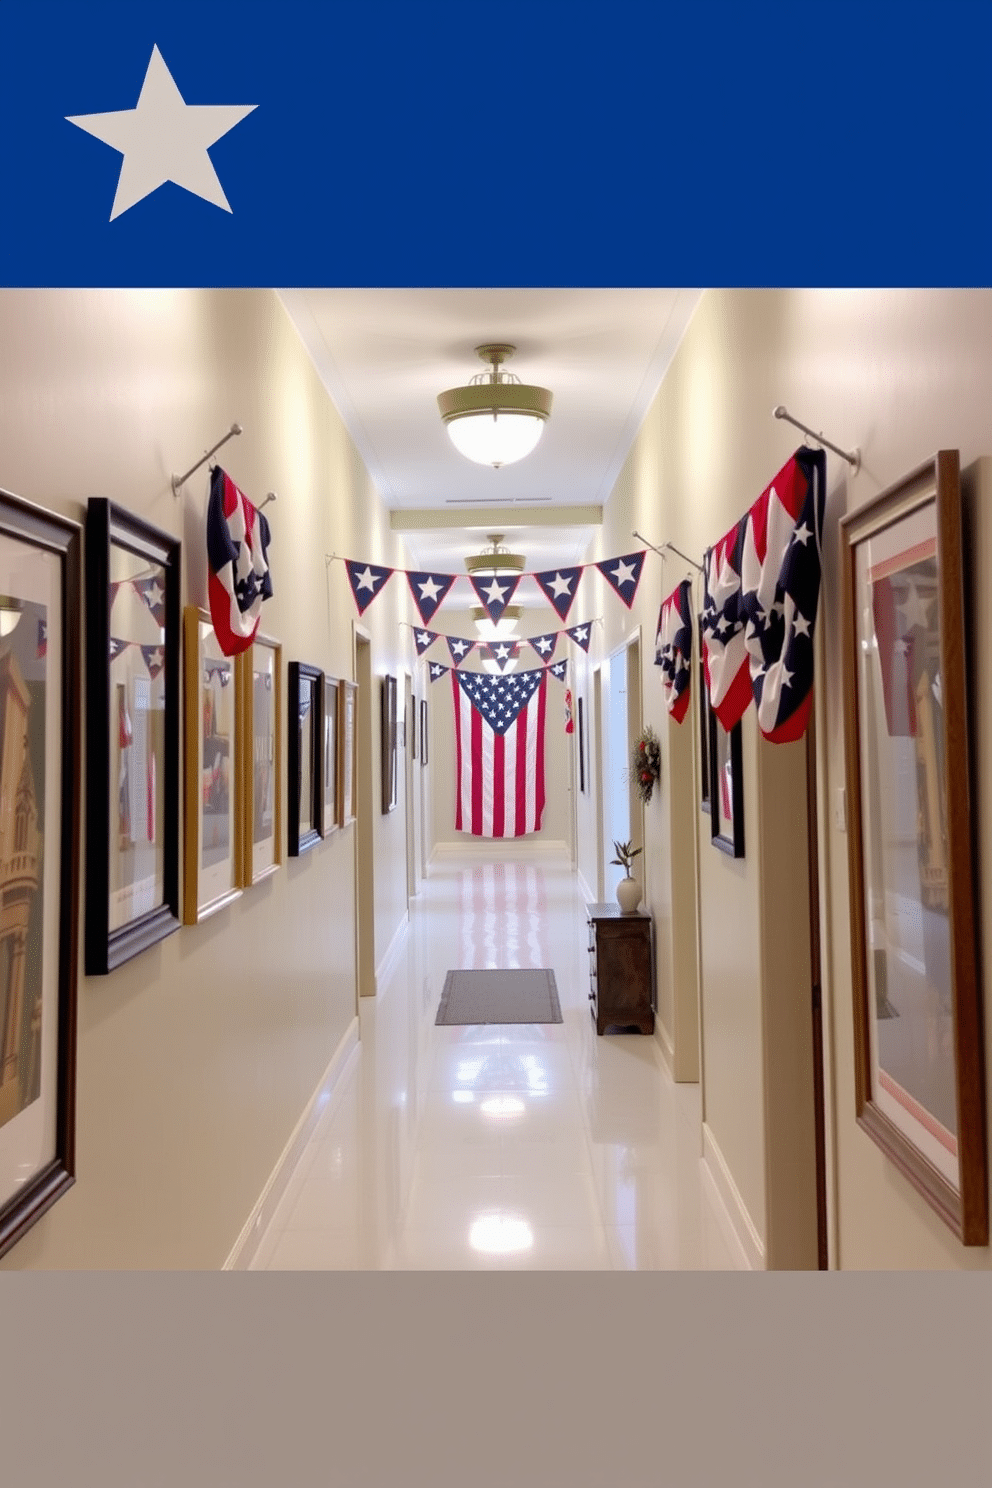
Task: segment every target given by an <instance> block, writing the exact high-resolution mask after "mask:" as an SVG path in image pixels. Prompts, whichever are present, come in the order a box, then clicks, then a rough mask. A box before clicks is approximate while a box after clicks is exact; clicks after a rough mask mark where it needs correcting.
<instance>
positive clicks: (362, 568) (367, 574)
mask: <svg viewBox="0 0 992 1488" xmlns="http://www.w3.org/2000/svg"><path fill="white" fill-rule="evenodd" d="M344 566H345V569H346V571H347V574H348V583H349V584H350V585H351V592H352V594H353V595H354V597H355V604H356V605H357V606H358V613H359V614H360V615H364V614H365V611H366V610H367V609H368V607H369V605H370V604H371V603H372V601H373V600H374V599H375V597H376V596H377V595H379V594H381V593H382V591H383V589H385V587H386V584H387V583H388V581H389V580H390V579H391V578H392V576H393V574H394V572H395V570H394V569H392V568H383V567H382V566H381V565H380V564H377V563H356V562H355V561H354V560H353V559H351V558H346V559H345V560H344Z"/></svg>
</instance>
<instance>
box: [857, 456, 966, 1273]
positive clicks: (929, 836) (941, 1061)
mask: <svg viewBox="0 0 992 1488" xmlns="http://www.w3.org/2000/svg"><path fill="white" fill-rule="evenodd" d="M840 545H841V577H842V585H843V624H844V641H843V653H844V655H843V660H844V715H845V753H846V775H847V818H848V821H847V830H848V872H849V889H850V914H851V976H852V984H853V991H854V1040H855V1050H854V1053H855V1071H854V1074H855V1115H856V1119H857V1122H858V1125H859V1126H860V1127H861V1129H862V1130H863V1131H864V1132H865V1133H866V1134H867V1135H868V1136H869V1137H870V1138H871V1140H872V1141H873V1142H875V1143H876V1144H877V1145H878V1146H879V1147H880V1148H881V1149H882V1151H883V1152H884V1153H885V1154H886V1156H887V1157H888V1158H889V1159H890V1160H891V1161H892V1162H893V1163H894V1164H895V1166H896V1168H898V1169H899V1171H900V1172H901V1173H902V1174H903V1176H904V1177H905V1178H906V1179H907V1180H908V1181H909V1183H910V1184H911V1185H912V1186H913V1188H915V1189H916V1191H917V1192H918V1193H919V1194H921V1195H922V1196H923V1198H924V1199H925V1200H926V1201H927V1203H929V1204H930V1205H931V1207H932V1208H933V1209H934V1210H935V1211H936V1212H937V1214H939V1215H940V1217H941V1219H942V1220H943V1221H944V1222H945V1224H947V1225H948V1226H949V1227H950V1229H951V1230H952V1231H953V1232H954V1233H955V1234H956V1235H957V1237H958V1239H959V1240H960V1241H961V1243H962V1244H963V1245H986V1244H987V1243H988V1237H989V1220H988V1209H989V1203H988V1157H987V1133H986V1124H985V1101H984V1088H985V1070H984V1061H983V1056H982V1047H983V1045H982V1023H983V1019H982V978H981V975H980V970H979V953H978V925H977V915H976V909H975V880H976V875H975V863H974V844H973V838H972V820H971V813H972V801H973V798H972V796H971V792H970V783H969V777H970V763H969V736H968V707H967V686H966V674H965V638H966V627H965V615H964V600H963V564H962V551H961V490H960V466H959V457H958V452H957V451H956V450H941V451H939V452H938V453H937V454H936V455H935V456H934V457H933V458H932V459H931V460H928V461H926V462H925V463H924V464H922V465H921V466H919V467H918V468H917V469H916V470H914V471H912V472H911V473H910V474H909V475H907V476H906V477H905V478H904V479H902V480H900V481H898V482H897V483H896V484H895V485H893V486H890V487H889V488H888V489H887V490H885V491H883V492H882V493H881V494H880V495H879V496H877V497H875V498H874V499H872V500H870V501H868V502H866V503H865V504H864V505H863V506H860V507H858V509H857V510H856V511H853V512H851V513H849V514H848V515H847V516H846V517H844V518H843V519H842V520H841V523H840Z"/></svg>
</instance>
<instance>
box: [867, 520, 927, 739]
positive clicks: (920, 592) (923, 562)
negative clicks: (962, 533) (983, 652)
mask: <svg viewBox="0 0 992 1488" xmlns="http://www.w3.org/2000/svg"><path fill="white" fill-rule="evenodd" d="M867 578H868V583H869V585H870V587H871V612H872V621H873V623H874V627H875V635H874V639H875V642H876V645H877V648H878V666H879V673H880V677H881V683H882V702H883V704H884V707H885V727H886V729H887V731H888V734H889V737H890V738H910V737H912V736H914V735H915V734H916V730H917V698H918V697H919V696H920V692H921V684H922V683H923V678H924V677H926V683H925V684H923V685H925V686H926V687H928V688H929V689H930V691H931V692H932V693H933V696H934V697H935V698H936V700H937V701H938V702H940V686H939V680H938V679H939V674H940V664H939V646H938V638H939V631H938V630H937V629H936V626H935V620H936V613H937V540H936V538H926V539H924V541H923V542H920V543H917V544H916V545H915V546H914V547H913V548H911V549H910V550H909V551H908V552H902V553H898V554H896V555H895V556H893V557H891V558H886V559H883V560H882V561H881V562H880V563H875V564H872V565H871V566H870V567H869V569H868V573H867ZM928 652H930V653H931V657H932V664H931V665H930V666H928V665H927V660H928V657H927V653H928Z"/></svg>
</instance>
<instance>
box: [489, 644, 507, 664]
mask: <svg viewBox="0 0 992 1488" xmlns="http://www.w3.org/2000/svg"><path fill="white" fill-rule="evenodd" d="M509 654H510V648H509V646H495V647H494V648H493V655H494V656H495V657H496V659H497V661H505V660H506V658H507V657H508V656H509Z"/></svg>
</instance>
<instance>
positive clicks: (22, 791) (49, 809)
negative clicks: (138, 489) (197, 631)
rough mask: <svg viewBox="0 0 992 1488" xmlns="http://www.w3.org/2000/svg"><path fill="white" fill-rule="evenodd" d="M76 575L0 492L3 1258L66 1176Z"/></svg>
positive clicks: (60, 541) (76, 753)
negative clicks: (4, 1253)
mask: <svg viewBox="0 0 992 1488" xmlns="http://www.w3.org/2000/svg"><path fill="white" fill-rule="evenodd" d="M81 580H82V556H81V532H80V529H79V527H78V525H77V524H76V523H75V522H70V521H67V520H66V519H65V518H63V517H58V516H54V515H53V514H51V513H49V512H46V511H43V510H42V509H41V508H40V507H36V506H32V505H30V504H29V503H28V502H26V501H21V500H19V498H18V497H16V496H11V495H8V494H7V493H6V492H0V1254H3V1252H4V1251H7V1250H9V1249H10V1247H11V1246H12V1245H14V1244H16V1242H17V1241H18V1240H19V1239H20V1238H21V1236H22V1235H23V1234H24V1233H25V1232H26V1231H27V1230H28V1229H30V1227H31V1226H32V1225H33V1224H34V1222H35V1221H36V1220H37V1219H38V1218H39V1216H40V1215H42V1214H43V1213H44V1212H45V1210H46V1209H48V1208H49V1207H50V1206H51V1205H52V1204H54V1202H55V1200H56V1199H58V1198H59V1197H60V1196H61V1195H62V1194H63V1193H64V1192H65V1191H66V1189H67V1188H69V1187H71V1185H72V1183H73V1181H74V1178H73V1174H74V1172H75V1088H76V960H77V952H78V940H77V914H76V896H77V892H78V886H79V878H78V862H79V811H80V789H79V757H80V748H79V746H80V736H79V686H80V655H79V615H80V607H81V599H82V593H81Z"/></svg>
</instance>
